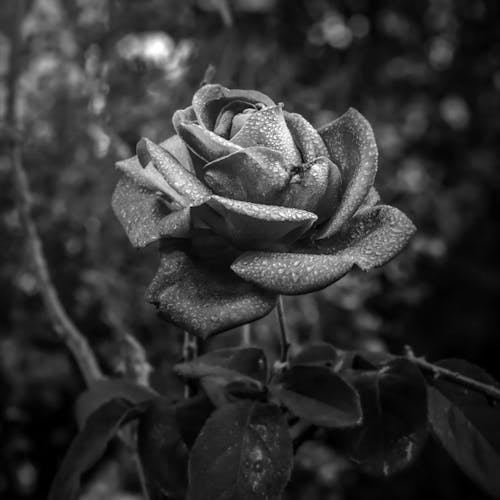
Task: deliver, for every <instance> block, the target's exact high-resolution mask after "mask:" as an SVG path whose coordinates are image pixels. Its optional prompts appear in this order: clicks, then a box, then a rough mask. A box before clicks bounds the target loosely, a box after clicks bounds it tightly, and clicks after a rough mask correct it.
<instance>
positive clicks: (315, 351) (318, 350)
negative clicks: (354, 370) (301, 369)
mask: <svg viewBox="0 0 500 500" xmlns="http://www.w3.org/2000/svg"><path fill="white" fill-rule="evenodd" d="M343 352H344V351H341V350H340V349H337V348H336V347H334V346H333V345H332V344H329V343H328V342H314V343H311V344H308V345H306V346H305V347H304V348H303V349H301V350H300V351H299V352H298V353H297V354H296V355H295V356H293V357H292V358H291V359H290V366H298V365H317V366H328V367H331V368H333V369H335V370H336V368H337V366H338V365H339V364H341V363H342V354H343Z"/></svg>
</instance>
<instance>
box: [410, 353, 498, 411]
mask: <svg viewBox="0 0 500 500" xmlns="http://www.w3.org/2000/svg"><path fill="white" fill-rule="evenodd" d="M406 357H407V358H408V359H409V360H411V361H413V363H415V364H416V365H417V366H418V367H419V368H420V369H421V370H423V371H426V372H428V373H432V375H433V376H434V377H435V378H443V379H446V380H449V381H451V382H454V383H456V384H458V385H461V386H463V387H466V388H467V389H472V390H473V391H476V392H479V393H480V394H483V395H484V396H486V397H488V398H491V399H494V400H496V401H500V389H498V388H497V387H495V386H493V385H491V384H485V383H484V382H479V381H478V380H475V379H472V378H469V377H466V376H465V375H462V374H461V373H458V372H455V371H453V370H449V369H448V368H444V367H443V366H438V365H434V364H432V363H429V362H428V361H426V360H425V359H424V358H419V357H416V356H415V354H414V353H413V351H412V350H411V348H408V347H407V348H406Z"/></svg>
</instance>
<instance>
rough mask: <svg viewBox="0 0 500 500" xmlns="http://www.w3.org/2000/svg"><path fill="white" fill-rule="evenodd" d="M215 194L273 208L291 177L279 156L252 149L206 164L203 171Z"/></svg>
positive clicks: (267, 151) (274, 152)
mask: <svg viewBox="0 0 500 500" xmlns="http://www.w3.org/2000/svg"><path fill="white" fill-rule="evenodd" d="M203 175H204V179H205V182H206V184H207V185H208V186H209V187H210V188H211V189H212V190H213V191H214V193H216V194H218V195H220V196H225V197H227V198H232V199H235V200H243V201H251V202H253V203H264V204H276V203H277V202H278V200H279V199H280V197H282V196H283V193H284V190H285V187H286V186H287V185H288V181H289V179H290V174H289V172H288V169H286V168H285V161H284V160H283V157H282V156H281V154H280V153H278V152H277V151H273V150H272V149H269V148H264V147H251V148H247V149H244V150H241V151H238V152H236V153H233V154H230V155H228V156H224V157H223V158H220V159H218V160H215V161H213V162H211V163H209V164H208V165H207V166H206V167H205V169H204V171H203Z"/></svg>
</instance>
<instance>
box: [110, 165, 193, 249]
mask: <svg viewBox="0 0 500 500" xmlns="http://www.w3.org/2000/svg"><path fill="white" fill-rule="evenodd" d="M111 204H112V207H113V210H114V212H115V214H116V216H117V217H118V219H119V220H120V222H121V224H122V226H123V228H124V229H125V232H126V233H127V236H128V238H129V240H130V242H131V243H132V245H133V246H135V247H144V246H146V245H148V244H149V243H152V242H153V241H156V240H158V239H159V238H161V237H162V236H172V237H175V238H181V237H185V236H187V235H188V233H189V229H190V213H189V210H180V211H178V212H171V211H170V209H169V208H168V207H167V206H166V205H165V204H164V203H163V202H162V201H161V199H160V198H159V196H158V195H157V194H155V193H154V192H152V191H150V190H149V189H146V188H144V187H141V186H139V185H138V184H137V183H136V182H134V180H133V179H132V178H130V177H128V176H126V175H124V176H122V178H121V179H120V180H119V181H118V185H117V186H116V189H115V191H114V193H113V199H112V202H111Z"/></svg>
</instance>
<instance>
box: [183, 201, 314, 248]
mask: <svg viewBox="0 0 500 500" xmlns="http://www.w3.org/2000/svg"><path fill="white" fill-rule="evenodd" d="M191 210H192V214H193V216H195V217H197V218H200V219H201V220H202V221H204V222H205V224H207V225H208V226H209V227H211V228H212V229H213V230H214V231H215V232H216V233H217V234H219V235H221V236H223V237H225V238H227V239H228V240H230V241H232V242H233V243H235V244H236V245H237V246H239V247H240V248H263V247H266V246H267V247H269V245H271V244H273V243H276V242H280V243H290V242H292V241H295V240H297V239H298V238H299V237H300V236H302V235H303V234H304V233H305V232H306V231H307V230H308V229H309V228H310V227H311V226H312V224H313V223H314V222H315V221H316V220H317V216H316V215H315V214H313V213H311V212H307V211H305V210H298V209H294V208H286V207H280V206H274V205H260V204H257V203H250V202H245V201H238V200H231V199H228V198H223V197H221V196H212V197H211V198H210V199H208V200H207V201H206V202H205V203H204V204H202V205H200V206H197V207H193V208H192V209H191Z"/></svg>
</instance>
